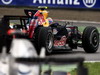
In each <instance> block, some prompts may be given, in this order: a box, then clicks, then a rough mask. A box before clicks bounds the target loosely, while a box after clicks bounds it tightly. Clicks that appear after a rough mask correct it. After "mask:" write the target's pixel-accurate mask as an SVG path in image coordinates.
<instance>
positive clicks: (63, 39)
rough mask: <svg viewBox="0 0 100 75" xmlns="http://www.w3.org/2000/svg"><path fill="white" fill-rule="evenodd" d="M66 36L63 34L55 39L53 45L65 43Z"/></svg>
mask: <svg viewBox="0 0 100 75" xmlns="http://www.w3.org/2000/svg"><path fill="white" fill-rule="evenodd" d="M66 40H67V38H66V36H63V37H62V38H61V39H60V40H55V41H54V46H64V45H66Z"/></svg>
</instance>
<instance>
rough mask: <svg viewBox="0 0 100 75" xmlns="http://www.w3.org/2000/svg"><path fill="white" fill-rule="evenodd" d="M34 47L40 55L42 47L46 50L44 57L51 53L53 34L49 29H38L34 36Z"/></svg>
mask: <svg viewBox="0 0 100 75" xmlns="http://www.w3.org/2000/svg"><path fill="white" fill-rule="evenodd" d="M34 44H35V47H36V50H37V53H38V54H40V50H41V48H42V47H44V48H45V49H46V55H49V54H50V53H51V52H52V48H53V34H52V30H51V28H50V27H40V28H39V29H38V30H37V31H36V35H35V43H34Z"/></svg>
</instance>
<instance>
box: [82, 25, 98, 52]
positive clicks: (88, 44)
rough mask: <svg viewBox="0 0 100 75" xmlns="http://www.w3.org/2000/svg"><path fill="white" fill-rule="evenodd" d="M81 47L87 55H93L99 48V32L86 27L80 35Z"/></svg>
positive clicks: (91, 27) (93, 28) (94, 28)
mask: <svg viewBox="0 0 100 75" xmlns="http://www.w3.org/2000/svg"><path fill="white" fill-rule="evenodd" d="M82 46H83V48H84V50H85V52H87V53H95V52H96V51H97V50H98V47H99V32H98V30H97V28H96V27H93V26H88V27H86V28H85V29H84V31H83V35H82Z"/></svg>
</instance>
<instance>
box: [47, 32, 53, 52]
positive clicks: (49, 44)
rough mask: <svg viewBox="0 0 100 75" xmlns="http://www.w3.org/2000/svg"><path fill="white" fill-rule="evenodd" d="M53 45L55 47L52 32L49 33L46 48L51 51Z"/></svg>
mask: <svg viewBox="0 0 100 75" xmlns="http://www.w3.org/2000/svg"><path fill="white" fill-rule="evenodd" d="M52 47H53V38H52V35H51V33H49V34H48V37H47V42H46V48H47V51H48V52H49V53H51V52H52Z"/></svg>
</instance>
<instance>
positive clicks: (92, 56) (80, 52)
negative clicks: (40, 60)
mask: <svg viewBox="0 0 100 75" xmlns="http://www.w3.org/2000/svg"><path fill="white" fill-rule="evenodd" d="M60 23H61V22H60ZM62 23H63V22H62ZM73 25H78V26H96V27H100V25H99V23H91V22H89V23H88V22H74V23H73ZM49 57H58V58H60V57H64V58H73V57H74V58H76V57H84V58H85V61H100V47H99V49H98V51H97V52H96V53H85V51H84V49H83V48H78V49H75V50H73V51H71V52H68V51H67V50H60V51H56V52H53V53H52V54H51V55H50V56H49Z"/></svg>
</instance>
